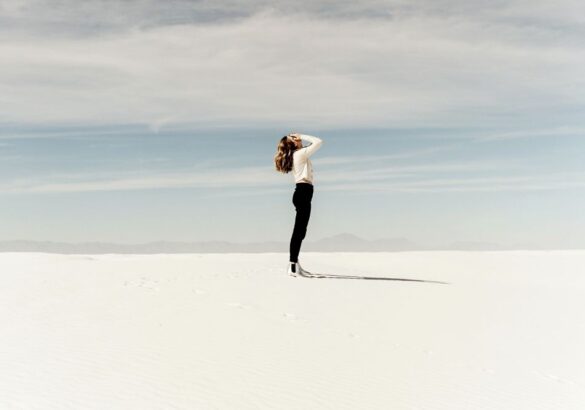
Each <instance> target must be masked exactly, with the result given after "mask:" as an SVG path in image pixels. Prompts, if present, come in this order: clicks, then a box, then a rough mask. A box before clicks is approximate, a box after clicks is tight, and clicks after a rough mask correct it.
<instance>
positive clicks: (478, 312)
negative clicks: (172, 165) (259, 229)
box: [0, 250, 585, 410]
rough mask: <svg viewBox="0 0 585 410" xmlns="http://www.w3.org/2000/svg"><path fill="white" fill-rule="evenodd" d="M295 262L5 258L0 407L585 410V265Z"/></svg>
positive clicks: (543, 259)
mask: <svg viewBox="0 0 585 410" xmlns="http://www.w3.org/2000/svg"><path fill="white" fill-rule="evenodd" d="M287 256H288V255H286V254H275V253H268V254H227V255H226V254H206V255H201V254H190V255H180V254H179V255H56V254H42V253H3V254H0V323H1V326H0V409H3V410H12V409H23V410H25V409H26V410H35V409H38V410H51V409H75V410H80V409H96V410H97V409H99V410H110V409H123V410H134V409H137V410H147V409H160V410H163V409H164V410H167V409H185V410H187V409H188V410H193V409H197V410H205V409H234V410H246V409H254V410H258V409H278V410H280V409H295V410H297V409H298V410H310V409H334V410H342V409H446V410H458V409H466V410H468V409H473V410H477V409H510V410H518V409H527V410H528V409H529V410H537V409H551V410H552V409H555V410H570V409H575V410H582V409H585V348H584V346H585V321H584V320H583V312H585V268H584V267H585V251H581V250H579V251H577V250H574V251H507V252H463V251H436V252H397V253H305V254H302V255H301V263H302V264H303V266H304V267H305V268H307V269H308V270H310V271H314V272H318V273H328V274H337V275H366V276H373V277H385V278H396V279H419V280H426V281H429V282H410V281H398V280H358V279H355V280H354V279H303V278H292V277H288V276H286V273H285V271H286V261H287ZM430 281H439V282H446V283H445V284H441V283H433V282H430Z"/></svg>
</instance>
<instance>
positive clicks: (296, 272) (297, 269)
mask: <svg viewBox="0 0 585 410" xmlns="http://www.w3.org/2000/svg"><path fill="white" fill-rule="evenodd" d="M301 272H302V268H301V265H299V263H298V262H296V263H295V262H289V263H288V274H289V275H290V276H294V277H297V276H301Z"/></svg>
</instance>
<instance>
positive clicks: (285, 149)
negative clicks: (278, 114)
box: [274, 135, 297, 174]
mask: <svg viewBox="0 0 585 410" xmlns="http://www.w3.org/2000/svg"><path fill="white" fill-rule="evenodd" d="M296 150H297V145H296V144H295V143H294V141H292V140H291V139H290V138H289V137H288V135H285V136H284V137H282V138H281V139H280V142H279V143H278V147H277V148H276V154H275V155H274V165H275V166H276V170H277V171H278V172H282V173H283V174H287V173H289V172H290V171H291V170H292V169H293V153H294V152H295V151H296Z"/></svg>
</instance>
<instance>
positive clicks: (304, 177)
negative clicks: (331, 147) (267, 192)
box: [292, 134, 323, 184]
mask: <svg viewBox="0 0 585 410" xmlns="http://www.w3.org/2000/svg"><path fill="white" fill-rule="evenodd" d="M299 136H300V137H301V140H303V141H308V142H310V143H311V145H309V146H307V147H303V148H299V149H297V150H296V151H295V152H294V153H293V170H292V171H293V176H294V179H295V183H299V182H308V183H310V184H313V164H311V160H310V159H309V157H310V156H311V155H313V154H314V153H315V151H317V150H318V149H319V148H321V145H323V140H322V139H321V138H318V137H313V136H312V135H304V134H299Z"/></svg>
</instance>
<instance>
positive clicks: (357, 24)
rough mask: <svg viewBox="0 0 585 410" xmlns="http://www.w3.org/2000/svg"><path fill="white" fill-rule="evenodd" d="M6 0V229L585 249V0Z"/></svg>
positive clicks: (102, 235)
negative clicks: (303, 193)
mask: <svg viewBox="0 0 585 410" xmlns="http://www.w3.org/2000/svg"><path fill="white" fill-rule="evenodd" d="M295 4H296V5H295V6H290V5H285V4H282V3H278V2H259V1H257V2H254V1H251V2H237V1H231V2H219V3H214V4H203V3H201V2H189V1H171V2H167V3H164V5H161V4H160V2H153V1H128V2H117V1H102V2H98V1H93V2H92V1H90V2H84V4H83V5H82V6H81V5H79V4H76V3H74V2H72V1H53V2H48V1H41V0H38V1H32V0H31V1H28V0H23V1H7V2H6V3H4V2H3V5H2V6H0V23H2V24H0V27H1V28H0V52H1V53H2V55H3V59H4V60H5V61H6V63H4V64H3V65H2V66H1V67H0V87H2V90H3V91H2V98H0V171H1V173H0V218H1V223H2V227H3V229H2V231H1V233H0V240H13V239H29V240H54V241H68V242H78V241H95V240H97V241H112V242H120V243H138V242H146V241H153V240H176V241H199V240H233V241H237V242H250V241H263V240H283V241H287V240H288V238H289V237H290V231H291V230H292V224H293V222H294V208H293V206H292V203H291V196H292V190H293V188H294V184H293V181H292V176H290V175H280V174H278V173H276V172H275V171H274V166H273V164H272V157H273V155H274V152H275V149H276V144H277V142H278V139H279V138H280V137H281V136H282V135H284V134H286V133H288V132H301V133H305V134H311V135H316V136H319V137H321V138H322V139H323V140H324V145H323V147H322V148H321V150H320V151H318V153H317V154H315V156H314V157H313V165H314V172H315V196H314V198H313V214H312V217H311V221H310V225H309V231H308V237H307V239H319V238H321V237H324V236H328V235H333V234H337V233H340V232H351V233H354V234H357V235H359V236H362V237H364V238H368V239H375V238H380V237H407V238H409V239H411V240H413V241H416V242H419V243H422V244H429V245H432V244H445V243H449V242H454V241H490V242H498V243H502V244H527V245H535V246H539V247H541V246H545V247H549V248H573V247H583V246H585V217H584V216H582V212H581V210H582V209H583V208H584V205H585V166H584V165H583V153H584V152H585V138H584V134H585V133H584V131H585V121H584V118H585V116H584V114H585V113H584V111H585V110H584V108H585V75H584V74H583V73H582V71H583V70H582V67H583V63H585V61H584V60H585V53H584V51H585V50H584V48H585V45H584V44H583V41H582V38H583V34H585V33H584V29H583V27H584V26H583V21H582V17H580V16H583V15H584V14H583V13H582V12H583V11H585V10H583V5H581V4H580V3H578V2H573V1H568V0H567V1H561V2H557V3H555V7H552V6H551V5H549V4H548V3H547V2H539V1H536V2H525V1H508V2H502V3H497V4H495V3H494V2H489V3H488V2H475V4H474V7H473V8H470V7H469V5H468V3H466V2H458V1H438V2H437V1H434V2H430V1H428V2H427V1H414V2H409V3H404V2H399V1H386V2H381V1H363V2H360V3H359V4H357V5H356V4H355V3H350V2H335V3H330V2H306V3H303V2H299V3H295Z"/></svg>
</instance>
